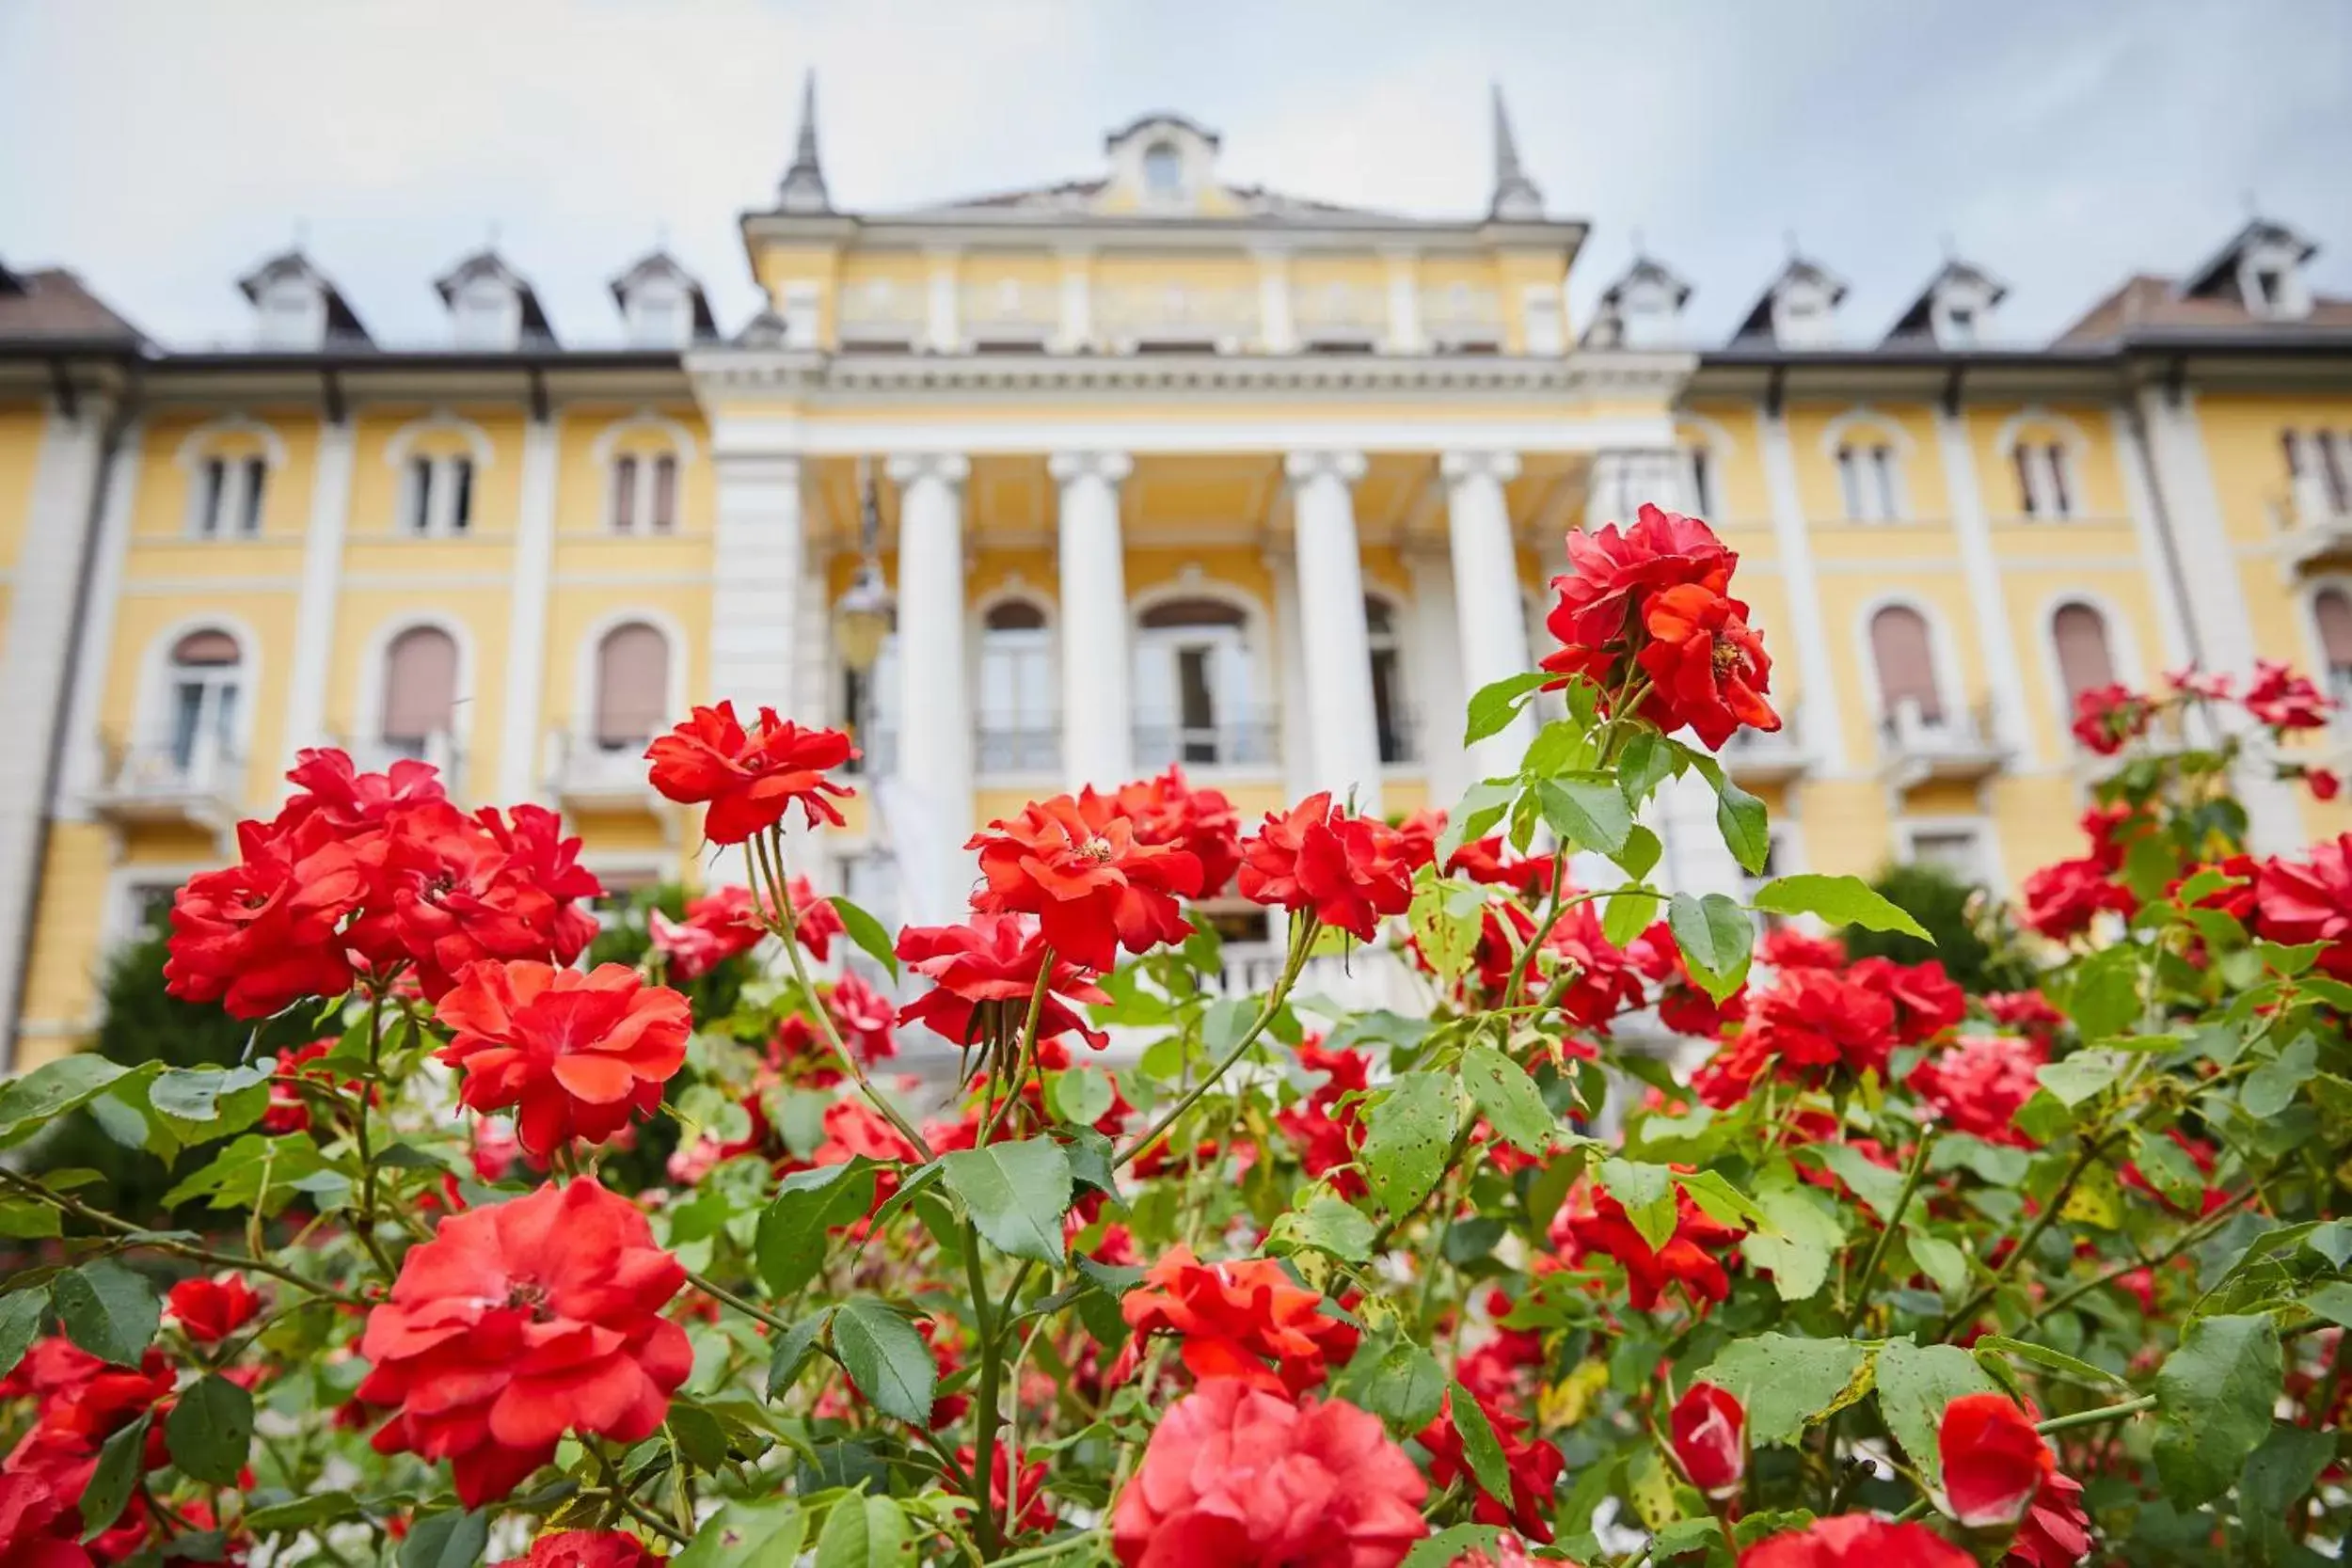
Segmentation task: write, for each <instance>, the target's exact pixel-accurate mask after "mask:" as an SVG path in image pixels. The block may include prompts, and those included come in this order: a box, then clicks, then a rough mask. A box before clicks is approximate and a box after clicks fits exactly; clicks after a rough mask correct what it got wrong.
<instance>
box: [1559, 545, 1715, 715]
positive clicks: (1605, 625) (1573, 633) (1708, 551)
mask: <svg viewBox="0 0 2352 1568" xmlns="http://www.w3.org/2000/svg"><path fill="white" fill-rule="evenodd" d="M1567 547H1568V566H1569V570H1568V572H1567V573H1566V574H1565V575H1564V576H1561V577H1556V578H1552V579H1551V586H1552V588H1553V590H1554V591H1555V592H1556V593H1558V594H1559V595H1560V601H1559V603H1557V604H1555V605H1554V606H1552V609H1551V613H1550V615H1549V617H1547V618H1546V622H1545V624H1546V625H1547V626H1549V628H1550V631H1551V635H1552V636H1553V637H1554V638H1556V639H1558V640H1559V642H1560V644H1561V646H1560V648H1559V650H1558V651H1557V652H1555V653H1553V654H1551V655H1549V657H1546V658H1545V660H1544V668H1545V669H1547V670H1553V671H1558V672H1561V673H1581V674H1595V675H1597V674H1600V673H1603V672H1605V671H1606V670H1607V669H1608V668H1609V666H1610V665H1611V663H1612V662H1613V659H1614V657H1615V652H1614V651H1615V650H1617V649H1621V648H1623V647H1624V645H1625V643H1626V641H1627V638H1628V636H1629V634H1630V632H1631V631H1632V630H1633V629H1634V627H1635V626H1637V625H1638V624H1639V621H1640V617H1641V612H1642V610H1643V609H1644V607H1645V601H1646V600H1647V599H1648V597H1649V595H1650V594H1652V593H1654V592H1655V591H1657V590H1659V589H1662V588H1670V587H1673V586H1676V585H1677V584H1683V583H1689V584H1692V585H1693V586H1696V587H1698V588H1702V589H1704V590H1706V591H1707V592H1708V593H1709V594H1721V593H1723V591H1724V589H1725V588H1727V587H1728V586H1730V583H1731V573H1732V568H1733V567H1735V566H1737V565H1738V564H1739V563H1740V558H1739V556H1737V555H1736V554H1734V553H1733V552H1732V551H1730V550H1728V549H1726V548H1724V542H1723V541H1722V540H1720V539H1718V538H1716V537H1715V532H1714V531H1713V530H1712V529H1710V528H1708V526H1707V525H1706V524H1705V523H1703V522H1701V521H1699V519H1697V518H1696V517H1685V516H1683V515H1680V514H1679V513H1674V512H1664V511H1661V510H1660V509H1659V508H1657V507H1655V506H1652V505H1649V504H1647V503H1645V504H1644V505H1643V507H1642V509H1641V511H1640V512H1639V513H1637V514H1635V516H1634V522H1633V526H1632V527H1631V528H1629V529H1627V530H1625V531H1623V532H1620V531H1618V528H1617V525H1616V524H1614V523H1606V524H1603V525H1602V526H1601V527H1600V528H1599V529H1597V530H1596V531H1592V532H1586V531H1583V530H1581V529H1575V530H1571V531H1569V533H1568V538H1567Z"/></svg>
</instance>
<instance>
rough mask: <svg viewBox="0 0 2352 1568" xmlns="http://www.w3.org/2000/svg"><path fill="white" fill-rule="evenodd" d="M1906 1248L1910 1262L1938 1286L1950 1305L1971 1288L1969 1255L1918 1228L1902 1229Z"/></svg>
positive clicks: (1909, 1226) (1912, 1226)
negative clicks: (1962, 1292) (1909, 1252)
mask: <svg viewBox="0 0 2352 1568" xmlns="http://www.w3.org/2000/svg"><path fill="white" fill-rule="evenodd" d="M1903 1244H1904V1245H1905V1246H1906V1247H1909V1248H1910V1249H1911V1260H1912V1261H1913V1262H1915V1263H1916V1264H1918V1265H1919V1272H1920V1273H1921V1274H1923V1275H1927V1276H1928V1278H1929V1279H1931V1280H1932V1281H1933V1282H1934V1284H1935V1288H1936V1290H1937V1291H1939V1292H1940V1293H1941V1294H1942V1295H1943V1297H1944V1299H1945V1300H1947V1301H1949V1300H1951V1299H1952V1298H1953V1297H1955V1296H1957V1295H1959V1294H1960V1292H1961V1291H1964V1290H1966V1289H1967V1288H1968V1255H1967V1254H1966V1253H1964V1252H1963V1251H1961V1250H1960V1248H1959V1247H1957V1246H1955V1245H1954V1244H1953V1243H1950V1242H1947V1241H1945V1240H1944V1239H1943V1238H1942V1237H1940V1236H1931V1235H1929V1234H1928V1233H1927V1232H1926V1231H1924V1230H1922V1229H1920V1228H1919V1227H1917V1226H1915V1225H1905V1226H1904V1227H1903Z"/></svg>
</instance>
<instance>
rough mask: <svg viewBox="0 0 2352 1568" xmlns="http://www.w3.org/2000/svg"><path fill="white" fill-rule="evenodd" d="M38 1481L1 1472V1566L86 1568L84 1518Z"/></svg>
mask: <svg viewBox="0 0 2352 1568" xmlns="http://www.w3.org/2000/svg"><path fill="white" fill-rule="evenodd" d="M66 1505H67V1499H66V1497H63V1496H61V1495H60V1494H59V1493H58V1492H57V1491H56V1489H54V1488H53V1487H52V1486H51V1485H50V1484H49V1482H48V1481H45V1480H43V1479H42V1478H41V1477H40V1476H38V1475H35V1474H32V1473H31V1472H29V1471H24V1470H6V1471H0V1562H5V1563H8V1565H9V1568H90V1555H89V1552H88V1550H87V1548H85V1547H84V1546H83V1544H82V1541H81V1535H82V1514H81V1511H80V1510H79V1509H73V1508H69V1507H67V1506H66Z"/></svg>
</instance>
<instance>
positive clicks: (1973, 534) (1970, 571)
mask: <svg viewBox="0 0 2352 1568" xmlns="http://www.w3.org/2000/svg"><path fill="white" fill-rule="evenodd" d="M1935 443H1936V448H1937V450H1938V451H1939V452H1940V453H1941V455H1942V457H1943V460H1944V483H1945V486H1946V488H1947V490H1948V491H1949V493H1950V495H1951V498H1952V538H1953V542H1954V543H1955V544H1957V545H1958V546H1959V548H1960V569H1961V574H1962V576H1963V577H1964V578H1966V579H1967V582H1968V606H1969V609H1970V610H1972V611H1973V612H1974V613H1975V616H1976V621H1977V626H1978V628H1979V629H1978V633H1977V636H1978V641H1979V643H1981V645H1982V646H1983V649H1984V675H1985V682H1986V684H1987V685H1988V686H1990V687H1991V688H1992V693H1991V694H1992V698H1993V737H1994V739H1995V740H1997V741H1999V742H2000V744H2001V747H2002V749H2003V750H2004V751H2006V752H2009V754H2010V757H2011V758H2013V759H2014V761H2013V764H2012V765H2013V766H2014V767H2017V768H2032V767H2033V765H2034V750H2033V730H2032V727H2031V726H2030V725H2028V724H2027V723H2026V675H2025V672H2024V671H2023V670H2021V669H2019V668H2018V664H2017V640H2016V638H2015V637H2014V636H2013V635H2012V634H2011V633H2012V628H2011V626H2010V618H2009V604H2008V596H2007V595H2006V594H2003V592H2002V591H2001V564H2000V562H1998V561H1997V560H1995V559H1994V554H1993V529H1992V525H1991V524H1990V523H1989V522H1988V521H1986V519H1985V515H1984V498H1983V495H1982V493H1981V492H1980V491H1979V488H1978V485H1977V457H1976V451H1975V449H1974V448H1973V447H1971V446H1970V445H1969V441H1968V427H1967V424H1966V423H1965V422H1964V421H1963V420H1962V419H1961V417H1960V416H1959V415H1958V414H1955V413H1953V412H1951V411H1950V410H1948V409H1946V408H1938V409H1937V410H1936V411H1935Z"/></svg>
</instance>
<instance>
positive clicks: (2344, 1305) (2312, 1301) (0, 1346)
mask: <svg viewBox="0 0 2352 1568" xmlns="http://www.w3.org/2000/svg"><path fill="white" fill-rule="evenodd" d="M2303 1305H2304V1306H2305V1307H2308V1308H2310V1309H2311V1311H2312V1314H2313V1315H2314V1316H2317V1317H2322V1318H2325V1319H2327V1320H2328V1322H2329V1323H2334V1324H2335V1325H2336V1326H2338V1327H2339V1328H2352V1284H2346V1283H2345V1282H2344V1281H2343V1280H2341V1279H2331V1280H2329V1281H2328V1282H2327V1283H2326V1284H2325V1285H2322V1286H2320V1287H2319V1288H2318V1289H2316V1290H2313V1291H2307V1292H2305V1294H2304V1296H2303ZM7 1350H8V1347H7V1345H6V1343H5V1342H4V1341H0V1375H5V1373H6V1371H7V1368H6V1366H5V1364H4V1363H5V1360H6V1356H7Z"/></svg>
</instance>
